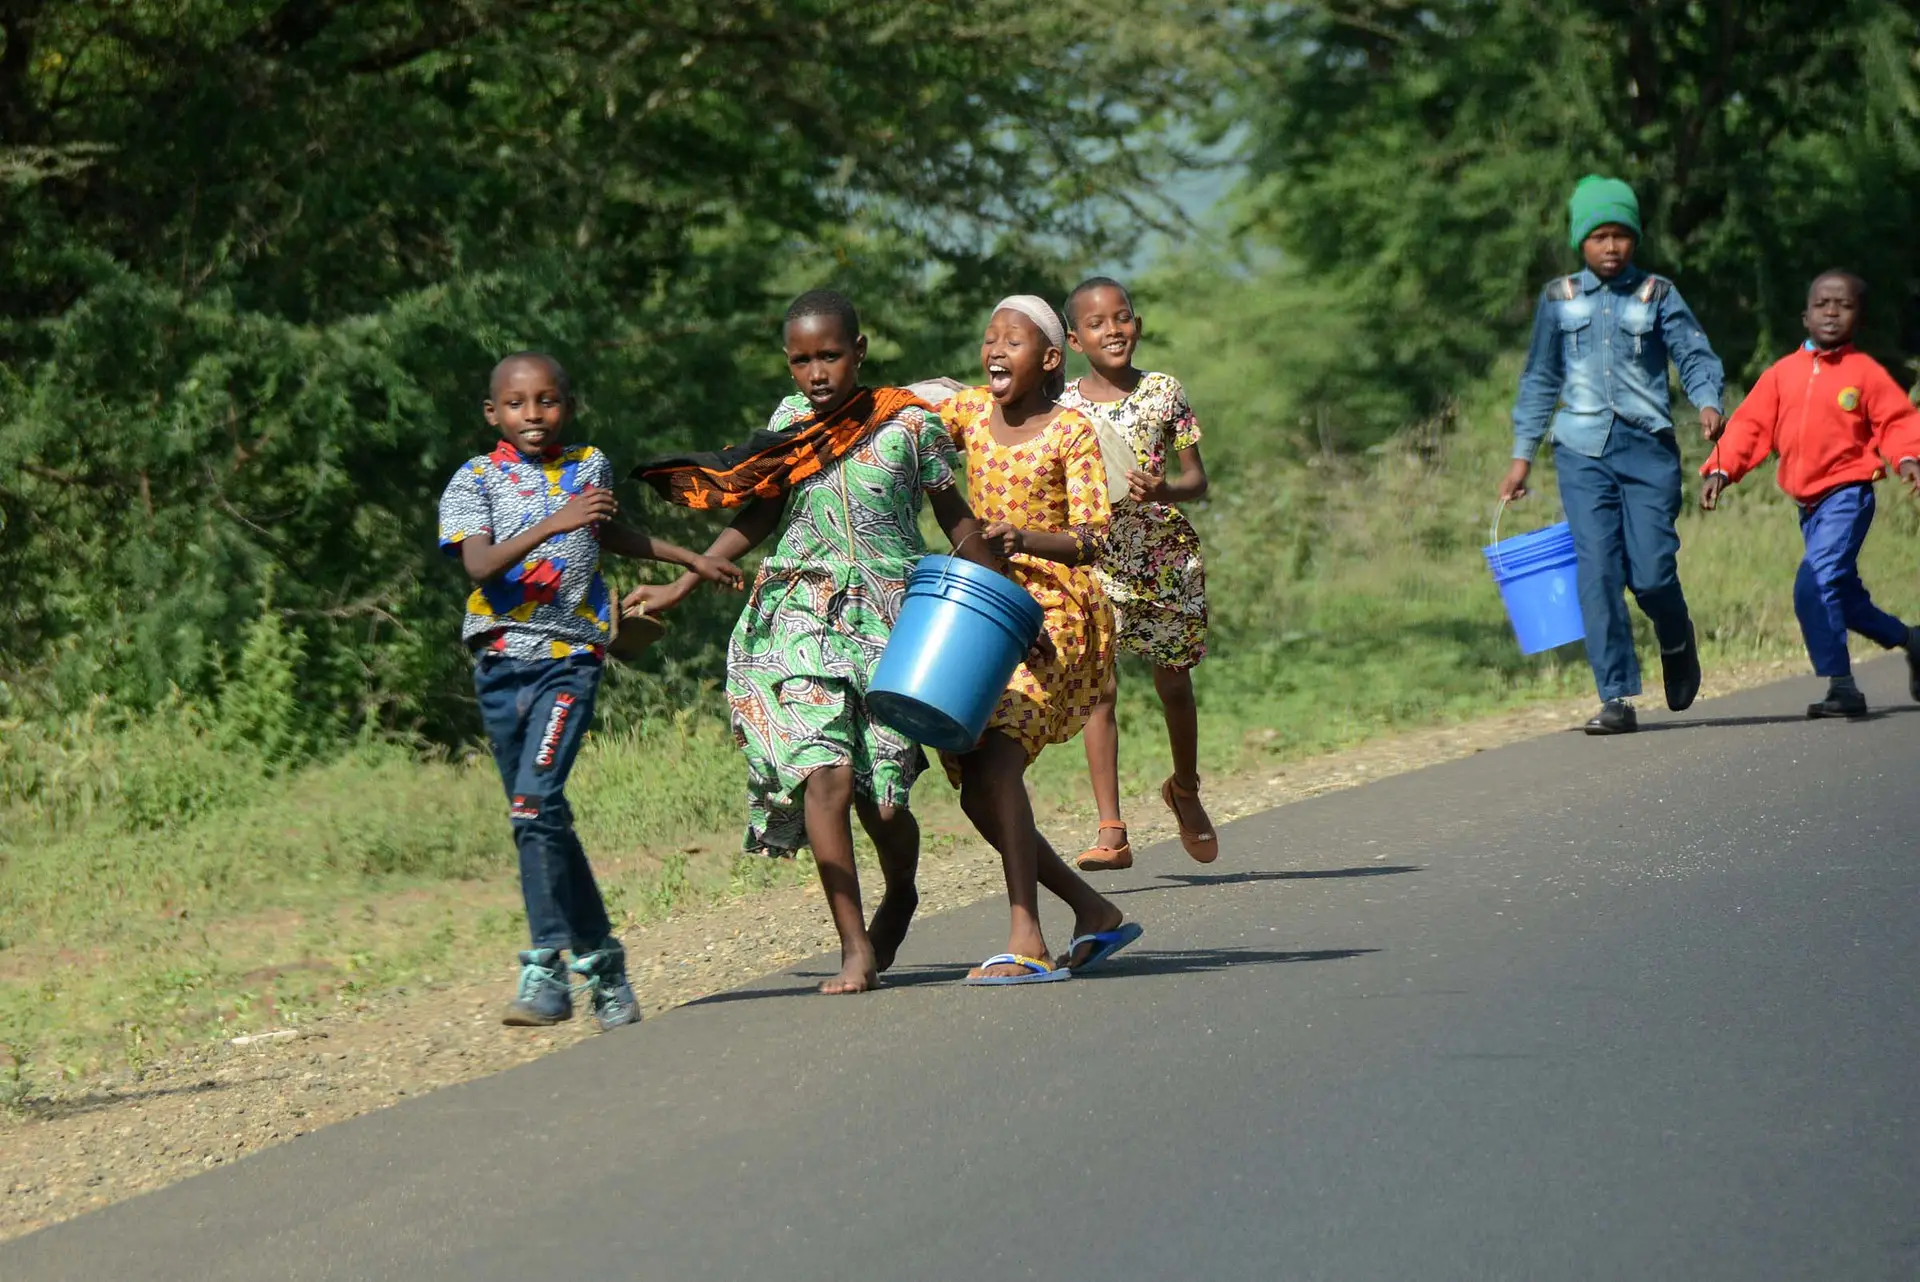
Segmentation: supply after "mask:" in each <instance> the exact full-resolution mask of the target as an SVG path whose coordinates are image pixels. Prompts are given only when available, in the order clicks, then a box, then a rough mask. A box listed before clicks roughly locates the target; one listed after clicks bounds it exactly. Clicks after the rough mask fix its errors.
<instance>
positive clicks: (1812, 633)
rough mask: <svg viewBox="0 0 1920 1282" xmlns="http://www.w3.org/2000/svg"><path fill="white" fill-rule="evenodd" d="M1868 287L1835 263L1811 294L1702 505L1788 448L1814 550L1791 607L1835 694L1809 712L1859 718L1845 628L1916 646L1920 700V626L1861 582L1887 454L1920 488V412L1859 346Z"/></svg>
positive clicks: (1787, 483)
mask: <svg viewBox="0 0 1920 1282" xmlns="http://www.w3.org/2000/svg"><path fill="white" fill-rule="evenodd" d="M1865 297H1866V284H1865V283H1864V282H1863V281H1861V279H1860V278H1859V277H1858V276H1852V275H1849V274H1848V273H1846V272H1838V271H1833V272H1827V273H1826V274H1825V275H1823V276H1821V277H1819V278H1818V279H1817V280H1815V281H1814V282H1813V288H1812V289H1811V290H1809V291H1808V293H1807V310H1806V314H1805V315H1804V316H1803V317H1802V319H1803V320H1804V321H1805V323H1806V326H1807V342H1806V344H1805V345H1803V346H1802V347H1801V349H1800V350H1799V351H1797V352H1795V353H1794V354H1793V355H1791V356H1789V357H1787V358H1786V359H1784V360H1782V361H1780V362H1778V363H1776V364H1775V365H1774V366H1772V368H1770V369H1768V370H1767V372H1766V373H1764V374H1762V375H1761V376H1760V380H1759V381H1758V382H1757V383H1755V384H1754V385H1753V390H1752V391H1750V392H1748V393H1747V399H1746V400H1745V401H1743V402H1741V405H1740V408H1739V409H1738V410H1736V411H1735V412H1734V415H1733V418H1732V419H1731V420H1730V421H1729V422H1728V424H1727V432H1726V435H1725V436H1724V437H1722V438H1721V441H1720V445H1719V448H1718V449H1717V450H1716V451H1715V452H1714V454H1713V456H1712V457H1711V458H1709V459H1708V460H1707V463H1706V466H1704V467H1702V468H1701V469H1700V471H1701V474H1702V475H1703V476H1705V477H1706V478H1707V480H1706V484H1705V486H1704V487H1703V488H1702V489H1701V492H1700V506H1701V507H1703V508H1706V509H1707V510H1708V511H1712V510H1713V509H1714V507H1715V506H1716V505H1717V504H1718V503H1719V500H1720V492H1721V491H1722V490H1724V489H1726V488H1727V486H1729V485H1732V484H1733V483H1734V482H1735V481H1737V480H1739V479H1740V478H1741V477H1743V476H1745V475H1746V474H1747V473H1748V472H1751V471H1752V470H1753V469H1754V468H1756V467H1758V466H1759V465H1760V464H1761V463H1764V462H1765V461H1766V460H1767V458H1768V456H1769V455H1773V454H1778V455H1779V456H1780V469H1779V481H1780V488H1781V489H1783V490H1785V491H1786V492H1787V495H1788V497H1790V498H1791V499H1793V501H1794V502H1796V503H1798V504H1799V505H1800V530H1801V533H1802V534H1803V535H1804V536H1805V537H1806V541H1807V555H1806V558H1805V559H1804V560H1802V561H1801V562H1800V574H1799V576H1798V577H1797V578H1796V579H1795V580H1794V584H1793V612H1794V614H1795V615H1797V616H1798V617H1799V619H1800V633H1801V635H1802V636H1804V637H1805V638H1806V642H1807V657H1809V658H1810V659H1812V660H1813V670H1814V672H1815V673H1817V674H1818V675H1820V676H1823V677H1826V678H1827V681H1828V686H1827V697H1826V698H1824V699H1822V700H1821V701H1820V702H1819V703H1816V704H1813V705H1811V706H1810V707H1808V709H1807V715H1808V716H1810V717H1862V716H1865V715H1866V712H1867V700H1866V696H1865V695H1863V694H1861V693H1860V687H1859V686H1857V685H1855V684H1854V680H1853V669H1852V665H1851V664H1850V662H1849V661H1848V658H1847V631H1848V630H1849V629H1851V630H1853V631H1855V632H1858V633H1859V634H1860V635H1861V636H1863V637H1866V638H1867V639H1868V640H1870V641H1877V642H1879V643H1880V644H1881V645H1882V646H1885V647H1886V648H1887V649H1889V650H1891V649H1893V648H1894V647H1896V646H1901V647H1904V648H1905V649H1906V651H1907V672H1908V682H1907V691H1908V693H1909V694H1911V695H1912V696H1913V698H1914V700H1915V701H1916V702H1920V628H1912V627H1908V626H1907V625H1906V624H1905V623H1902V622H1901V621H1900V620H1898V619H1896V618H1894V617H1893V616H1892V615H1890V614H1888V613H1887V612H1886V611H1884V610H1882V609H1880V608H1879V607H1878V606H1876V605H1875V604H1874V603H1873V601H1872V599H1871V598H1870V597H1868V595H1867V589H1866V585H1865V584H1863V583H1861V582H1860V572H1859V569H1858V562H1859V559H1860V545H1861V544H1862V543H1864V542H1865V541H1866V538H1867V529H1868V527H1869V526H1871V525H1872V524H1873V508H1874V499H1873V483H1874V482H1875V481H1877V480H1879V479H1880V478H1881V477H1882V476H1884V475H1886V471H1885V467H1884V465H1883V463H1882V461H1881V460H1882V459H1884V460H1886V462H1888V463H1891V464H1892V465H1893V469H1894V471H1896V472H1897V473H1899V475H1900V478H1901V479H1902V480H1904V481H1905V482H1906V483H1907V484H1908V485H1909V486H1911V487H1912V489H1913V491H1914V493H1915V494H1920V410H1915V409H1914V407H1913V402H1912V401H1911V400H1910V399H1909V398H1908V396H1907V393H1906V392H1905V391H1904V390H1903V389H1902V388H1901V387H1900V385H1899V384H1898V383H1896V382H1894V381H1893V377H1892V376H1891V375H1890V374H1888V373H1887V371H1886V370H1885V369H1883V368H1882V367H1881V365H1880V363H1879V362H1878V361H1876V360H1874V359H1873V358H1872V357H1871V356H1868V355H1866V354H1865V353H1864V352H1860V351H1857V350H1855V349H1854V347H1853V346H1852V343H1853V331H1854V328H1855V327H1856V326H1857V325H1858V324H1859V318H1860V307H1861V303H1862V302H1863V301H1864V300H1865Z"/></svg>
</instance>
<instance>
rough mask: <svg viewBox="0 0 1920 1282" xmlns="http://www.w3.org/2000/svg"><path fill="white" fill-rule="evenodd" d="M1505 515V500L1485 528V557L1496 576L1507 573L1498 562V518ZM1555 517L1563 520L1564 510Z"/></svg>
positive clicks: (1564, 517) (1494, 510)
mask: <svg viewBox="0 0 1920 1282" xmlns="http://www.w3.org/2000/svg"><path fill="white" fill-rule="evenodd" d="M1506 514H1507V500H1505V499H1501V500H1500V506H1499V507H1497V508H1495V509H1493V524H1492V525H1491V526H1489V527H1488V528H1487V555H1488V557H1489V558H1490V559H1491V560H1492V561H1493V569H1494V572H1495V573H1496V574H1505V573H1506V572H1507V568H1506V566H1504V565H1503V564H1501V561H1500V518H1501V517H1503V516H1505V515H1506ZM1557 515H1558V516H1559V517H1560V519H1562V520H1565V519H1566V511H1565V509H1564V508H1562V509H1561V510H1560V511H1559V512H1558V513H1557Z"/></svg>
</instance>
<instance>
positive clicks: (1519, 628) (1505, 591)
mask: <svg viewBox="0 0 1920 1282" xmlns="http://www.w3.org/2000/svg"><path fill="white" fill-rule="evenodd" d="M1485 552H1486V557H1487V566H1488V568H1490V569H1491V570H1492V571H1493V581H1494V583H1495V584H1496V585H1497V586H1498V587H1499V589H1500V599H1501V601H1503V602H1505V604H1506V607H1507V619H1508V621H1509V622H1511V623H1512V624H1513V635H1514V639H1515V640H1517V641H1518V642H1519V643H1520V653H1522V654H1539V653H1540V652H1541V651H1543V650H1551V649H1553V648H1555V647H1556V646H1563V645H1571V644H1573V643H1574V642H1575V641H1578V640H1580V639H1582V638H1583V637H1585V636H1586V635H1587V628H1586V624H1585V623H1584V622H1583V621H1582V620H1581V618H1580V590H1579V586H1578V581H1577V579H1576V578H1575V569H1574V556H1573V531H1571V530H1570V529H1568V528H1567V523H1566V522H1565V521H1562V522H1560V523H1559V524H1558V525H1549V526H1548V527H1547V528H1546V529H1544V530H1535V531H1534V532H1533V533H1531V534H1516V535H1514V536H1513V537H1512V538H1510V539H1502V540H1500V541H1499V542H1498V543H1495V544H1494V545H1493V546H1491V547H1489V548H1487V549H1485Z"/></svg>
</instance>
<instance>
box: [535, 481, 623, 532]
mask: <svg viewBox="0 0 1920 1282" xmlns="http://www.w3.org/2000/svg"><path fill="white" fill-rule="evenodd" d="M619 513H620V500H618V499H616V498H614V497H613V491H612V490H610V489H608V488H606V487H605V486H604V485H595V486H591V487H589V488H587V489H584V490H582V491H580V492H579V493H578V494H576V495H574V496H573V497H572V498H570V499H568V500H567V505H566V506H565V507H563V508H561V509H560V510H559V511H558V512H555V513H554V514H553V515H552V516H550V517H548V518H547V520H548V521H549V522H550V523H551V525H552V528H553V532H554V533H556V534H567V533H570V532H572V531H574V530H577V529H579V528H580V527H581V526H584V525H596V524H598V523H599V522H601V521H611V520H612V519H613V518H614V517H615V516H617V515H619Z"/></svg>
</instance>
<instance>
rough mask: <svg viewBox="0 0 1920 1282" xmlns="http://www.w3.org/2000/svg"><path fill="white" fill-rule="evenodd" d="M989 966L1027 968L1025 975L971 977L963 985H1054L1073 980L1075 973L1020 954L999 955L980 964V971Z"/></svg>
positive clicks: (1001, 986) (1003, 986)
mask: <svg viewBox="0 0 1920 1282" xmlns="http://www.w3.org/2000/svg"><path fill="white" fill-rule="evenodd" d="M989 966H1025V967H1026V968H1027V973H1026V974H1024V975H969V976H967V977H966V979H964V980H962V981H961V982H962V983H967V984H973V985H976V986H978V987H993V988H1005V987H1006V986H1007V985H1009V984H1053V983H1058V982H1059V981H1060V980H1063V979H1072V978H1073V972H1072V971H1070V970H1068V969H1067V968H1066V967H1065V966H1053V965H1049V964H1048V963H1046V962H1043V961H1040V960H1038V959H1036V958H1033V957H1023V956H1021V955H1020V954H1019V953H998V954H996V955H994V956H992V957H989V958H987V959H986V960H985V961H983V962H981V963H980V967H979V968H980V969H981V970H985V969H986V968H987V967H989Z"/></svg>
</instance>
